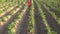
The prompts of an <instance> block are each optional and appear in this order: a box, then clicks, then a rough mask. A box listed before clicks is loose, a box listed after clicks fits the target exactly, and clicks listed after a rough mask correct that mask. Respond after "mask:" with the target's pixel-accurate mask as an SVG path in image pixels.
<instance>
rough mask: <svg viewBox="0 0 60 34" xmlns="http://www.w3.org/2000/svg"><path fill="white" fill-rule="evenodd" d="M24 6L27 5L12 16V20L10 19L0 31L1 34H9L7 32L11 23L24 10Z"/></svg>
mask: <svg viewBox="0 0 60 34" xmlns="http://www.w3.org/2000/svg"><path fill="white" fill-rule="evenodd" d="M24 6H25V4H23V6H22V7H21V9H20V10H18V11H17V12H16V13H15V14H14V15H12V17H11V19H9V20H8V21H7V23H6V24H4V25H3V26H2V27H1V28H0V31H1V32H0V34H8V32H7V31H8V30H7V26H8V24H10V23H11V22H12V21H13V20H14V19H15V16H16V15H17V14H18V13H19V12H21V11H22V10H23V9H24Z"/></svg>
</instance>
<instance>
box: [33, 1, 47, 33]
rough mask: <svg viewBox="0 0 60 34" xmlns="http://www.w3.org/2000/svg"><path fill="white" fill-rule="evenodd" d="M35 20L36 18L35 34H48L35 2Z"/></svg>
mask: <svg viewBox="0 0 60 34" xmlns="http://www.w3.org/2000/svg"><path fill="white" fill-rule="evenodd" d="M34 8H35V9H34V11H35V12H34V18H35V34H47V33H46V32H47V31H46V30H45V25H44V24H43V21H42V18H41V17H40V13H39V10H38V7H37V4H36V3H35V2H34Z"/></svg>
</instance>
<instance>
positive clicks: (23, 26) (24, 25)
mask: <svg viewBox="0 0 60 34" xmlns="http://www.w3.org/2000/svg"><path fill="white" fill-rule="evenodd" d="M29 11H30V8H28V9H27V10H26V13H25V14H24V15H23V17H22V19H21V21H19V24H18V26H17V29H16V30H17V32H16V34H27V31H28V30H27V29H28V24H29V15H30V14H29Z"/></svg>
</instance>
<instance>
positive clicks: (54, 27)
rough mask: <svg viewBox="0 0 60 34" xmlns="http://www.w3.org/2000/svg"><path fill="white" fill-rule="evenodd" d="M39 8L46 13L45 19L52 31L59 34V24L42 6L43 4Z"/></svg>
mask: <svg viewBox="0 0 60 34" xmlns="http://www.w3.org/2000/svg"><path fill="white" fill-rule="evenodd" d="M41 8H42V10H43V11H44V13H45V15H46V20H47V22H48V24H49V25H50V27H51V28H52V30H53V31H55V32H57V34H60V25H59V24H57V22H56V20H55V19H54V18H53V17H52V16H51V15H50V13H48V10H47V9H46V8H44V6H43V5H42V4H41Z"/></svg>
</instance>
